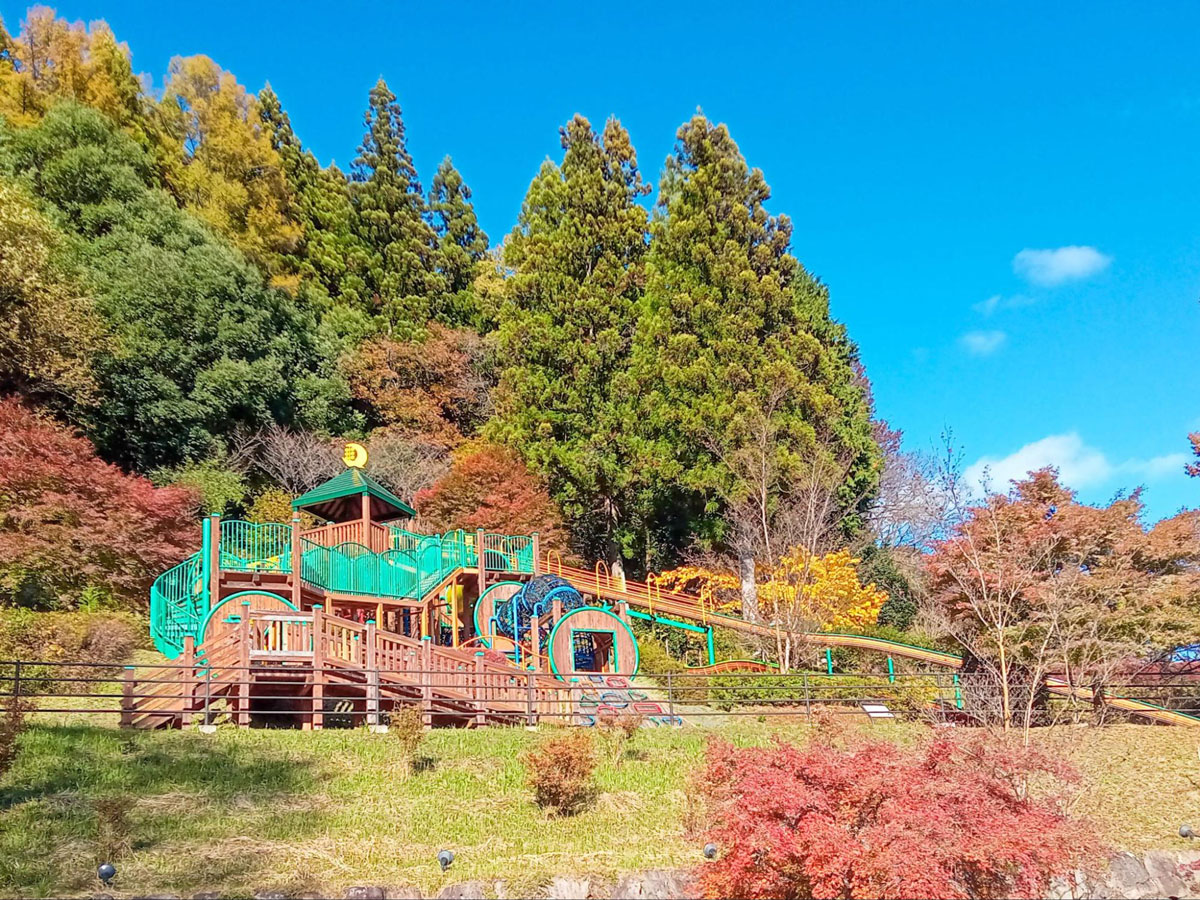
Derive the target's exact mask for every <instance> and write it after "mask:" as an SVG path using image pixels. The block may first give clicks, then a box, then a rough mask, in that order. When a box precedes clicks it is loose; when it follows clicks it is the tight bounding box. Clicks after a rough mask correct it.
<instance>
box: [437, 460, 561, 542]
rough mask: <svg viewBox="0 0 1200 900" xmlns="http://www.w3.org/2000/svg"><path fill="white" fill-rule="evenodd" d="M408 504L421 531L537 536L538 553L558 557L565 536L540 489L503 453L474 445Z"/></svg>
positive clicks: (556, 510) (550, 501)
mask: <svg viewBox="0 0 1200 900" xmlns="http://www.w3.org/2000/svg"><path fill="white" fill-rule="evenodd" d="M413 504H414V506H416V508H417V512H418V513H419V515H420V516H421V527H422V528H423V529H425V530H427V531H449V530H452V529H455V528H463V529H466V530H467V531H474V530H476V529H478V528H482V529H483V530H485V531H491V532H497V533H500V534H532V533H533V532H535V531H536V532H538V535H539V539H540V541H541V544H542V547H543V549H547V550H549V549H555V550H559V551H560V552H561V551H563V550H564V549H565V548H566V543H567V536H566V529H565V528H564V526H563V520H562V512H561V511H560V510H559V508H558V505H557V504H556V503H555V502H554V500H553V499H552V498H551V497H550V494H549V493H548V492H547V491H546V488H545V487H544V486H543V485H542V484H541V483H540V482H539V481H538V480H537V479H536V478H535V477H534V476H533V475H532V474H530V472H529V469H528V468H526V466H525V463H524V462H522V461H521V458H520V457H519V456H518V455H517V454H516V453H515V452H514V451H513V450H510V449H508V448H507V447H502V446H499V445H496V444H480V445H476V446H474V447H472V448H471V449H470V450H468V451H465V452H462V453H460V454H459V455H457V456H456V457H455V459H454V462H453V464H452V465H451V466H450V471H449V472H447V473H446V474H445V475H444V476H443V477H442V478H441V479H440V480H439V481H438V482H437V484H435V485H434V486H433V487H431V488H427V489H425V490H423V491H419V492H418V493H417V495H416V496H415V497H414V498H413Z"/></svg>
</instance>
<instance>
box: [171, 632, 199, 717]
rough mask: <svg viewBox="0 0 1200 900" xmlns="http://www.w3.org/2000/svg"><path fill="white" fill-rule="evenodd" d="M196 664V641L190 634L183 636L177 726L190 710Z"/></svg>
mask: <svg viewBox="0 0 1200 900" xmlns="http://www.w3.org/2000/svg"><path fill="white" fill-rule="evenodd" d="M195 665H196V641H195V638H193V637H192V636H191V635H190V634H185V635H184V636H183V656H182V659H181V668H180V669H179V672H178V676H179V685H180V691H179V694H180V696H179V707H180V708H179V716H178V718H176V720H175V724H176V727H177V728H182V727H183V726H184V725H185V724H187V723H186V718H187V716H188V714H189V713H190V712H191V711H192V698H193V697H194V696H195V695H194V691H193V683H194V682H193V678H194V666H195Z"/></svg>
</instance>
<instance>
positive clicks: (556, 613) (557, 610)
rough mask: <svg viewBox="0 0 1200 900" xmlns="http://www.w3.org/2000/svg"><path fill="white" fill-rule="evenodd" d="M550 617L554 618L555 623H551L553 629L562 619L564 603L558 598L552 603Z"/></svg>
mask: <svg viewBox="0 0 1200 900" xmlns="http://www.w3.org/2000/svg"><path fill="white" fill-rule="evenodd" d="M550 615H551V617H552V618H553V622H551V623H550V627H551V628H553V627H554V626H555V625H557V624H558V620H559V619H561V618H562V601H561V600H559V599H558V598H557V597H556V598H555V599H554V600H552V601H550Z"/></svg>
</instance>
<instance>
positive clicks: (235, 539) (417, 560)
mask: <svg viewBox="0 0 1200 900" xmlns="http://www.w3.org/2000/svg"><path fill="white" fill-rule="evenodd" d="M211 528H212V520H211V519H205V520H204V524H203V540H202V548H201V550H200V552H199V553H195V554H193V555H192V556H190V557H188V558H187V559H186V560H184V561H183V562H182V563H180V564H179V565H177V566H175V567H174V568H173V569H170V570H168V571H167V572H164V573H163V574H162V575H160V576H159V577H158V578H157V579H156V580H155V582H154V584H153V586H152V587H151V589H150V633H151V635H152V636H153V638H154V644H155V646H156V647H158V649H159V650H160V651H162V653H163V654H165V655H166V656H168V657H171V658H172V659H173V658H175V657H177V656H178V655H179V654H180V653H181V652H182V650H183V639H184V637H185V636H186V635H189V634H190V635H192V636H193V637H194V638H195V639H196V641H197V643H199V641H200V640H201V638H202V635H200V634H198V633H197V630H198V628H199V627H200V624H201V623H202V622H203V620H204V617H205V615H206V614H207V613H208V610H209V609H210V608H211V605H212V603H213V602H214V601H213V598H210V597H209V578H210V573H209V565H210V560H211V559H212V557H213V554H212V543H211V540H212V536H211V535H210V534H209V532H210V530H211ZM391 536H392V540H391V544H392V546H391V549H389V550H386V551H384V552H383V553H374V552H372V551H371V550H370V549H369V548H367V547H365V546H364V545H362V544H358V543H345V544H338V545H337V546H335V547H325V546H323V545H321V544H318V543H316V542H314V541H311V540H308V539H307V538H304V539H302V540H301V547H300V577H301V579H303V580H304V581H306V582H308V584H310V585H312V586H313V587H316V588H320V589H321V590H324V591H328V592H330V593H335V594H352V595H356V596H363V597H386V598H395V599H420V598H421V597H424V596H425V595H426V594H428V593H429V592H430V591H431V590H433V589H434V588H435V587H437V586H438V585H439V584H440V583H441V582H442V581H444V580H445V579H446V578H447V577H448V576H449V575H450V574H451V573H453V572H454V571H456V570H457V569H474V568H476V567H478V565H479V553H480V550H481V548H480V547H479V546H478V544H479V540H478V536H477V535H476V534H474V533H472V532H467V531H461V530H459V531H450V532H447V533H446V534H440V535H438V534H416V533H414V532H411V531H405V530H403V529H400V528H392V529H391ZM217 538H218V543H217V551H218V552H217V557H218V560H219V565H220V567H221V569H223V570H226V571H235V572H284V573H288V572H291V571H292V566H293V560H292V543H291V542H292V531H291V527H290V526H288V525H281V524H276V523H266V524H256V523H254V522H243V521H239V520H229V521H224V522H221V523H220V532H219V534H218V535H217ZM482 552H483V560H484V566H485V568H486V569H488V570H489V571H499V572H529V573H531V572H533V568H534V565H533V564H534V558H533V538H532V537H527V536H523V535H505V534H485V535H484V536H483V546H482Z"/></svg>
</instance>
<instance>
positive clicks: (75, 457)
mask: <svg viewBox="0 0 1200 900" xmlns="http://www.w3.org/2000/svg"><path fill="white" fill-rule="evenodd" d="M195 508H196V497H195V495H194V494H193V493H192V492H191V491H189V490H186V489H183V488H177V487H166V488H156V487H155V486H154V485H153V484H151V483H150V482H149V481H148V480H146V479H145V478H141V477H138V476H134V475H126V474H125V473H124V472H122V471H121V470H120V469H118V468H117V467H116V466H112V465H109V464H108V463H105V462H103V461H102V460H100V459H98V458H97V457H96V453H95V449H94V448H93V447H92V445H91V444H90V443H89V442H88V441H87V440H85V439H83V438H81V437H77V436H76V435H75V434H73V433H72V432H71V431H70V430H69V429H67V428H64V427H63V426H62V425H59V424H57V423H55V422H53V421H51V420H50V419H47V418H44V417H42V416H39V415H37V414H36V413H34V412H31V411H30V410H29V409H27V408H26V407H24V406H22V405H20V404H19V403H17V402H16V401H14V400H3V401H0V603H7V604H13V605H20V606H32V607H41V608H52V607H62V606H71V605H73V604H74V603H76V602H78V600H79V599H80V598H81V596H82V595H83V594H84V591H85V590H91V591H93V592H94V591H99V592H101V594H103V595H104V596H106V597H107V598H110V599H112V600H116V601H119V602H120V603H122V604H123V605H128V606H137V607H144V606H145V605H146V603H147V600H148V595H147V592H148V590H149V587H150V581H151V580H152V579H153V578H154V577H155V576H156V575H157V574H158V573H159V572H162V571H163V570H165V569H167V568H168V567H170V566H171V565H173V564H175V563H176V562H178V561H179V560H180V559H182V558H183V556H184V555H185V554H186V552H187V551H186V549H185V548H187V547H188V546H189V545H190V544H194V543H195V540H196V526H195V522H194V519H193V513H194V511H195Z"/></svg>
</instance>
